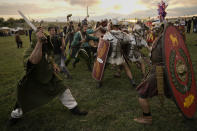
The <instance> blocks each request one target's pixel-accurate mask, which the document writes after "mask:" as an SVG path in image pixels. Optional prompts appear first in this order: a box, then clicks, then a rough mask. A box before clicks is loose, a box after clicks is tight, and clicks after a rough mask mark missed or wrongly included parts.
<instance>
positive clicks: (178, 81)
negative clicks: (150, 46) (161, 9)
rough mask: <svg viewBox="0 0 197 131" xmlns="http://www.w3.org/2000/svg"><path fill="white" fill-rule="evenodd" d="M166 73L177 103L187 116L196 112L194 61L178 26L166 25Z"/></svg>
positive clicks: (191, 115) (164, 57)
mask: <svg viewBox="0 0 197 131" xmlns="http://www.w3.org/2000/svg"><path fill="white" fill-rule="evenodd" d="M163 60H164V65H165V73H166V76H167V80H168V86H169V87H170V89H171V91H172V94H173V97H174V100H175V103H176V105H177V106H178V108H179V109H180V111H181V112H182V114H183V115H184V116H185V117H186V118H192V117H193V116H194V115H195V112H196V101H197V95H196V82H195V77H194V70H193V67H192V61H191V58H190V55H189V51H188V49H187V46H186V44H185V42H184V40H183V37H182V35H181V34H180V33H179V31H178V30H177V28H176V27H174V26H172V25H169V26H167V27H166V29H165V31H164V36H163Z"/></svg>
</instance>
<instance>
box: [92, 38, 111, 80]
mask: <svg viewBox="0 0 197 131" xmlns="http://www.w3.org/2000/svg"><path fill="white" fill-rule="evenodd" d="M109 48H110V43H109V42H108V41H105V40H103V39H100V40H99V44H98V48H97V58H96V60H95V62H94V67H93V71H92V77H93V78H94V79H95V80H97V81H101V79H102V77H103V71H104V68H105V63H106V60H107V55H108V52H109Z"/></svg>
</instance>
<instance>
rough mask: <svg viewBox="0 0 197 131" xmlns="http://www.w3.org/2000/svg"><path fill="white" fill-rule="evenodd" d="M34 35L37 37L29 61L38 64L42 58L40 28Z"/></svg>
mask: <svg viewBox="0 0 197 131" xmlns="http://www.w3.org/2000/svg"><path fill="white" fill-rule="evenodd" d="M36 37H37V43H36V46H35V48H34V50H33V51H32V53H31V55H30V57H29V62H31V63H32V64H38V63H39V62H40V60H41V59H42V44H43V43H42V40H41V39H42V38H43V37H44V34H43V32H42V31H41V30H40V31H39V32H37V33H36Z"/></svg>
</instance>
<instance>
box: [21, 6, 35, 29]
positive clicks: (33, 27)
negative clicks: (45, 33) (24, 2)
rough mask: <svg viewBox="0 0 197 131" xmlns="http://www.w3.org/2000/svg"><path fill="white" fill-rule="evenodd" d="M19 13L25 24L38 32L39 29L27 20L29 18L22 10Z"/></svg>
mask: <svg viewBox="0 0 197 131" xmlns="http://www.w3.org/2000/svg"><path fill="white" fill-rule="evenodd" d="M18 13H19V14H20V16H22V17H23V19H24V20H25V22H26V23H27V24H28V25H29V26H30V27H31V28H32V29H33V30H34V31H35V32H36V31H37V28H36V27H35V26H34V25H33V24H32V23H31V22H30V21H29V20H28V19H27V17H26V16H25V15H24V14H23V13H22V12H21V11H20V10H18Z"/></svg>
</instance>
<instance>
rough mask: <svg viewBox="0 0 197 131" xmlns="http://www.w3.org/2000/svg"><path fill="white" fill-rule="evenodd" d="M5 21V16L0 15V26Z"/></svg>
mask: <svg viewBox="0 0 197 131" xmlns="http://www.w3.org/2000/svg"><path fill="white" fill-rule="evenodd" d="M4 22H5V20H4V18H2V17H0V26H3V25H4Z"/></svg>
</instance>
